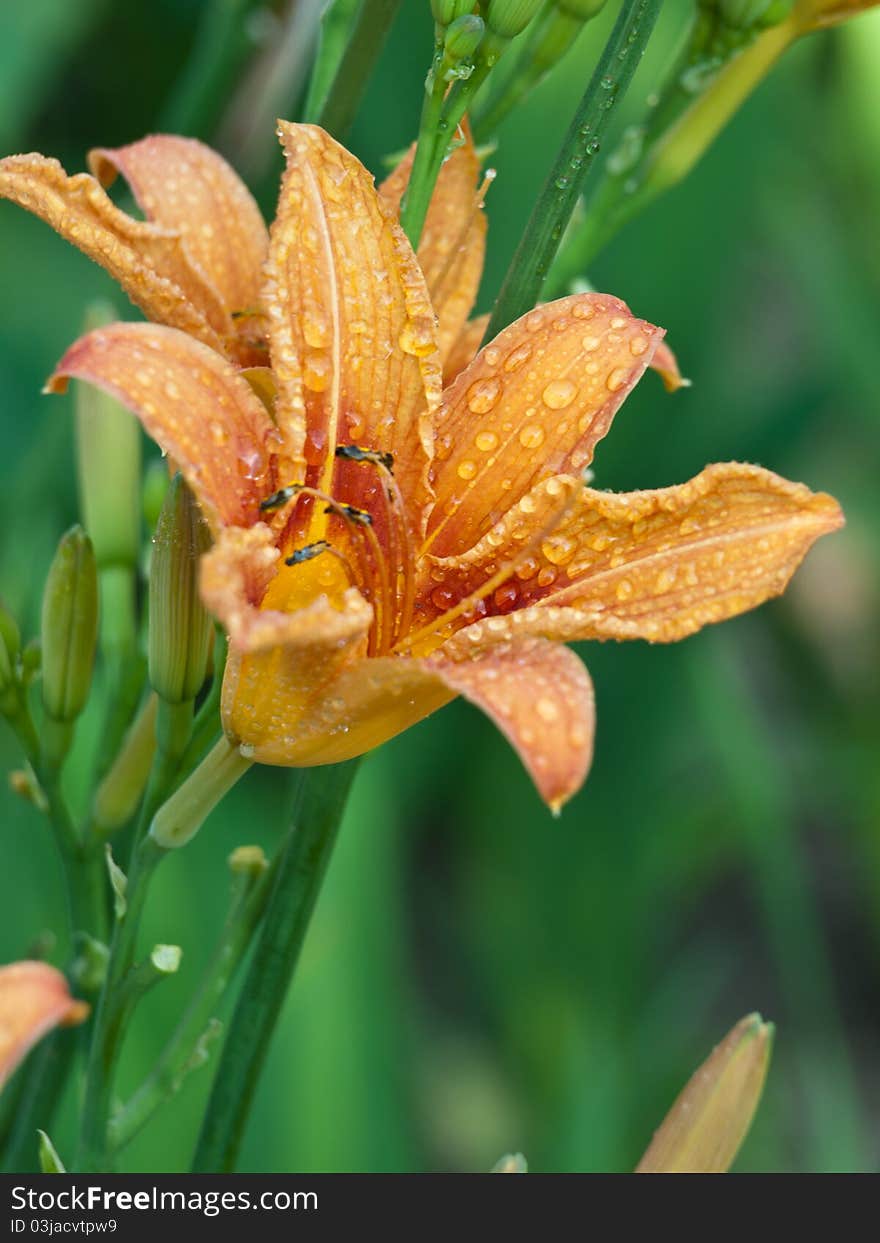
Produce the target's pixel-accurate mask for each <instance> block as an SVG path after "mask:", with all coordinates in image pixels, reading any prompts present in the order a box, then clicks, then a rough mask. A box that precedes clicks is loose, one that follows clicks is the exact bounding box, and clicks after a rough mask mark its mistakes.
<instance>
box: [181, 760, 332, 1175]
mask: <svg viewBox="0 0 880 1243" xmlns="http://www.w3.org/2000/svg"><path fill="white" fill-rule="evenodd" d="M356 770H357V763H356V762H355V761H349V762H348V763H347V764H340V765H335V766H333V767H330V768H315V769H310V770H309V771H308V772H307V773H306V774H305V775H304V778H303V782H302V785H301V787H300V796H299V805H298V809H297V812H296V813H295V815H294V819H293V826H292V828H291V831H290V834H289V836H288V839H287V841H286V843H285V844H284V846H283V847H282V853H281V856H280V858H279V860H278V864H277V876H276V879H275V883H274V886H273V888H272V893H271V896H270V898H269V904H268V907H267V910H266V915H265V918H264V921H263V929H262V932H261V934H260V938H259V941H258V943H257V947H256V950H255V952H254V957H253V959H252V961H251V965H250V969H249V971H248V974H247V976H246V978H245V981H244V984H243V986H242V989H241V993H240V995H239V998H238V1003H237V1005H236V1008H235V1012H234V1014H233V1016H232V1022H231V1024H230V1028H229V1034H228V1035H227V1037H226V1041H225V1043H224V1046H223V1052H222V1055H221V1058H220V1064H219V1066H218V1068H217V1074H216V1076H215V1079H214V1087H213V1090H212V1093H211V1097H210V1100H209V1102H208V1109H207V1112H206V1114H205V1118H204V1121H203V1123H202V1130H201V1134H200V1136H199V1141H198V1145H197V1148H196V1153H195V1157H194V1160H193V1167H192V1168H193V1170H194V1171H196V1172H202V1173H205V1172H216V1173H219V1172H222V1171H228V1170H232V1169H233V1168H234V1167H235V1163H236V1160H237V1157H238V1152H239V1148H240V1147H241V1142H242V1139H243V1136H244V1131H245V1126H246V1124H247V1120H248V1115H249V1113H250V1108H251V1104H252V1102H253V1098H254V1092H255V1090H256V1086H257V1083H258V1080H259V1077H260V1073H261V1071H262V1069H263V1066H264V1064H265V1060H266V1052H267V1050H268V1047H269V1044H270V1041H271V1039H272V1035H273V1032H274V1031H275V1025H276V1023H277V1020H278V1016H279V1014H280V1012H281V1007H282V1005H283V1003H284V999H285V996H286V995H287V989H288V986H289V984H290V981H291V978H292V976H293V973H294V970H295V969H296V965H297V962H298V961H299V955H300V951H301V949H302V945H303V941H304V939H305V935H306V930H307V928H308V926H309V920H310V918H311V915H312V911H313V909H314V906H315V901H316V899H317V896H318V892H319V890H320V887H321V882H322V880H323V878H324V874H325V872H326V869H327V863H328V861H329V859H330V854H331V852H332V850H333V844H334V842H335V840H336V834H337V830H338V828H339V823H340V821H341V819H342V814H343V811H344V810H345V804H346V801H347V798H348V793H349V790H350V789H351V784H352V781H353V780H354V775H355V772H356Z"/></svg>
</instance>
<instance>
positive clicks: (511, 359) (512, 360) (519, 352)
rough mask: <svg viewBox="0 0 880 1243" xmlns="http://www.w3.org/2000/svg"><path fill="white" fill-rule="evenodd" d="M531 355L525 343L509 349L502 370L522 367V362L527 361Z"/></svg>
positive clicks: (513, 369) (514, 369)
mask: <svg viewBox="0 0 880 1243" xmlns="http://www.w3.org/2000/svg"><path fill="white" fill-rule="evenodd" d="M531 356H532V351H531V350H530V349H529V347H528V346H527V345H520V346H518V347H517V348H516V349H515V350H511V352H510V353H509V354H508V355H507V357H506V358H505V360H504V370H505V371H516V370H517V369H518V368H519V367H522V365H523V364H524V363H527V362H528V361H529V359H530V358H531Z"/></svg>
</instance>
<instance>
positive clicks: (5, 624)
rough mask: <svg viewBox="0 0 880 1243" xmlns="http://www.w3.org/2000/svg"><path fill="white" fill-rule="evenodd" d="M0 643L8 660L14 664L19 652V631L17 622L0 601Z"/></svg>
mask: <svg viewBox="0 0 880 1243" xmlns="http://www.w3.org/2000/svg"><path fill="white" fill-rule="evenodd" d="M0 641H2V643H3V645H4V646H5V648H6V651H7V653H8V654H9V659H10V660H11V661H13V662H14V661H15V659H16V657H17V656H18V653H19V652H20V651H21V631H20V630H19V628H18V622H17V621H16V620H15V618H14V617H13V616H12V614H11V613H10V612H9V610H8V609H7V608H6V606H5V605H4V604H3V602H2V601H0Z"/></svg>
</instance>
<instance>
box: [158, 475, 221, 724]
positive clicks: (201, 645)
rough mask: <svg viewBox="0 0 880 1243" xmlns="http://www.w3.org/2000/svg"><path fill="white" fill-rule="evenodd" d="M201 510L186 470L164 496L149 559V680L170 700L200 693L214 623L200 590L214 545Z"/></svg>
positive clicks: (175, 479) (173, 700)
mask: <svg viewBox="0 0 880 1243" xmlns="http://www.w3.org/2000/svg"><path fill="white" fill-rule="evenodd" d="M210 542H211V541H210V536H209V534H208V528H207V526H206V525H205V520H204V518H203V517H202V513H201V510H200V509H199V507H198V504H197V503H196V501H195V499H194V498H193V495H192V493H191V492H190V490H189V488H188V487H187V486H186V484H185V483H184V481H183V478H182V476H180V475H175V477H174V479H173V480H172V481H171V484H170V486H169V488H168V492H167V494H166V496H165V501H164V504H163V505H162V512H161V513H160V514H159V521H158V524H157V526H156V535H155V538H154V540H153V556H152V560H151V563H150V639H149V664H150V682H151V683H152V686H153V689H154V690H155V691H156V692H157V693H158V694H159V695H160V696H161V698H162V699H164V700H166V701H167V702H168V703H184V702H186V701H187V700H189V699H195V697H196V695H197V694H198V692H199V690H200V689H201V687H202V685H203V683H204V681H205V674H206V671H207V668H208V655H209V652H210V649H211V638H212V635H213V623H212V621H211V618H210V617H209V616H208V613H207V610H206V609H205V606H204V605H203V604H202V600H201V596H200V595H199V582H198V577H199V558H200V557H201V555H202V553H203V552H206V551H207V549H208V547H209V545H210Z"/></svg>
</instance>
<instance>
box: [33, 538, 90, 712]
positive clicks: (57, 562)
mask: <svg viewBox="0 0 880 1243" xmlns="http://www.w3.org/2000/svg"><path fill="white" fill-rule="evenodd" d="M41 634H42V645H41V646H42V665H43V682H42V688H43V707H44V708H45V710H46V715H47V716H49V717H50V718H51V719H52V720H54V721H60V722H65V723H66V722H70V721H73V720H75V719H76V717H78V716H79V714H80V712H82V710H83V708H84V707H85V704H86V700H87V699H88V695H89V688H90V686H91V683H92V669H93V667H94V663H95V641H96V639H97V635H98V572H97V567H96V565H95V553H94V550H93V548H92V541H91V540H90V539H89V537H88V536H87V535H86V533H85V531H83V529H82V527H79V526H75V527H71V529H70V530H69V531H68V532H67V534H66V535H64V536H62V538H61V542H60V544H59V545H58V551H57V552H56V553H55V558H54V560H53V561H52V565H51V567H50V569H49V577H48V578H47V579H46V587H45V590H44V592H43V615H42V626H41Z"/></svg>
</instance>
